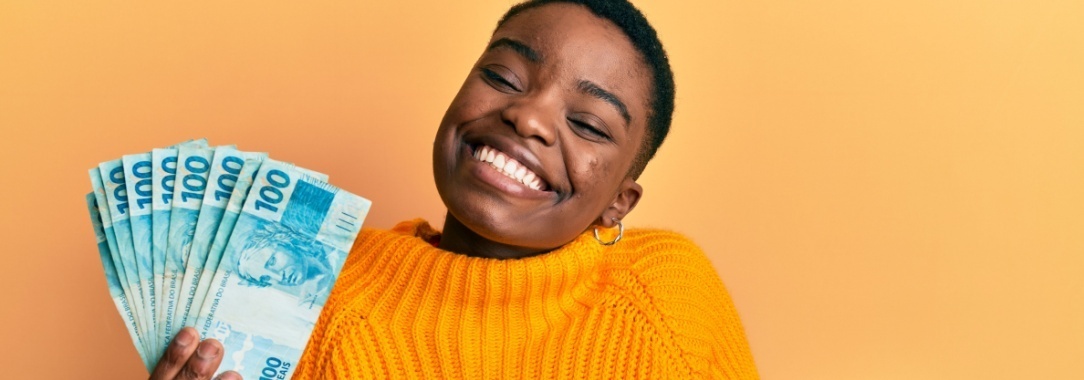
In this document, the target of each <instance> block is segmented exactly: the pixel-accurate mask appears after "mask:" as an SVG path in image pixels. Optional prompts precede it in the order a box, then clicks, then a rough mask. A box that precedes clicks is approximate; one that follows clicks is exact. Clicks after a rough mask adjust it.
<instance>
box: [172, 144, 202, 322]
mask: <svg viewBox="0 0 1084 380" xmlns="http://www.w3.org/2000/svg"><path fill="white" fill-rule="evenodd" d="M213 157H214V149H210V148H193V147H181V148H179V149H177V175H176V179H175V181H174V191H173V200H172V201H171V203H172V205H173V211H172V212H171V213H170V216H169V232H168V237H167V238H166V241H167V245H166V274H165V277H166V279H167V280H168V281H169V283H168V284H165V285H163V286H167V287H170V289H171V291H172V290H173V289H174V288H175V289H177V297H176V301H175V302H173V304H172V307H173V310H170V309H169V308H170V306H171V305H170V303H169V301H167V302H166V305H167V306H166V310H163V313H164V314H163V315H164V316H165V318H166V320H165V325H164V326H169V329H168V330H166V331H165V333H164V335H165V336H173V335H175V334H176V333H177V331H180V329H181V327H183V325H182V324H181V322H183V321H184V319H185V318H186V317H187V314H188V307H190V306H191V304H192V298H191V295H188V294H184V293H183V292H181V291H180V289H183V288H182V287H181V285H182V283H183V280H184V275H185V272H184V271H185V267H186V265H187V260H188V252H189V249H190V248H191V246H192V239H193V238H194V236H195V231H196V222H197V221H198V219H199V212H200V206H201V205H202V204H203V194H204V193H205V192H206V190H207V181H208V177H209V176H210V174H211V160H212V159H213Z"/></svg>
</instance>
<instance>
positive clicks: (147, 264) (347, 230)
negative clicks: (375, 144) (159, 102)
mask: <svg viewBox="0 0 1084 380" xmlns="http://www.w3.org/2000/svg"><path fill="white" fill-rule="evenodd" d="M90 182H91V185H92V187H93V192H91V193H90V194H87V196H86V201H87V208H88V209H89V211H90V219H91V222H92V224H93V226H94V229H95V233H96V236H97V239H98V251H99V253H100V255H101V260H102V266H103V267H104V269H105V276H106V281H107V283H108V285H109V294H110V296H111V297H112V298H113V302H114V303H115V304H116V307H117V311H119V312H120V315H121V317H122V319H123V320H124V323H125V326H126V327H127V328H128V333H129V334H130V335H131V339H132V342H133V343H134V344H135V347H136V349H137V351H139V354H140V356H141V357H142V360H143V363H144V365H146V366H147V369H148V370H150V369H152V368H154V366H155V364H157V363H156V362H157V360H158V358H160V357H161V356H162V353H163V352H164V350H165V348H166V347H167V346H168V345H169V343H170V341H171V339H172V337H173V336H174V335H175V334H176V333H177V332H178V331H180V330H181V328H183V327H185V326H194V327H195V328H196V329H197V330H198V331H199V332H200V336H201V337H210V338H215V339H218V340H219V341H221V342H222V345H223V346H224V347H225V353H224V355H223V357H224V359H223V361H222V364H221V366H220V369H219V372H222V371H225V370H234V371H238V372H239V373H241V375H242V376H243V377H245V378H246V379H259V378H265V377H266V378H273V379H274V378H278V379H284V378H285V379H288V378H289V377H290V375H291V374H292V373H293V369H294V368H295V367H296V363H297V360H298V359H300V357H301V353H302V351H303V350H304V348H305V344H306V343H307V342H308V339H309V336H310V335H311V333H312V329H313V326H314V324H315V323H316V319H317V317H318V316H319V315H320V310H321V309H322V308H323V305H324V303H325V302H326V300H327V298H328V295H329V294H330V292H331V287H332V285H334V283H335V279H336V278H337V277H338V274H339V271H340V270H341V269H342V265H343V262H344V260H345V259H346V255H347V253H348V252H349V251H350V248H351V246H352V245H353V243H354V240H355V239H356V238H357V235H358V232H359V231H360V229H361V224H362V222H363V221H364V220H365V216H366V214H368V212H369V206H370V202H369V201H368V200H366V199H365V198H362V197H359V196H357V195H354V194H351V193H349V192H346V191H343V190H341V189H338V188H336V187H334V186H331V185H329V184H328V183H327V176H326V175H324V174H321V173H317V172H314V171H311V170H306V169H303V168H300V167H297V166H294V165H292V164H289V163H285V162H280V161H276V160H273V159H270V158H268V157H267V154H266V153H257V152H243V151H239V150H237V149H236V148H235V147H234V146H218V147H210V146H208V144H207V140H205V139H199V140H191V141H187V142H183V143H180V144H177V145H175V146H172V147H168V148H162V149H154V150H152V151H150V152H147V153H139V154H131V155H126V156H124V157H122V158H119V159H116V160H112V161H106V162H103V163H101V164H99V165H98V166H97V167H95V168H93V169H91V170H90ZM269 374H274V376H269Z"/></svg>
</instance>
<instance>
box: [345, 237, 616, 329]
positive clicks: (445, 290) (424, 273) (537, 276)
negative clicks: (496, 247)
mask: <svg viewBox="0 0 1084 380" xmlns="http://www.w3.org/2000/svg"><path fill="white" fill-rule="evenodd" d="M439 238H440V232H439V231H437V230H436V229H434V228H432V226H430V225H429V223H427V222H426V221H424V220H421V219H415V220H412V221H406V222H402V223H400V224H399V225H397V226H395V227H394V228H393V229H392V230H391V231H375V230H373V231H370V232H369V233H368V234H366V237H365V238H364V239H359V241H358V247H356V248H357V249H362V247H361V245H364V246H367V247H365V248H364V251H365V252H364V253H363V254H364V255H366V256H367V257H366V258H364V259H362V260H363V261H366V262H368V263H367V265H364V267H365V268H366V269H364V270H363V272H364V273H358V275H359V278H362V279H365V278H369V279H371V281H372V282H374V283H375V282H383V283H386V285H390V288H391V289H395V288H398V289H413V288H417V287H416V286H410V285H411V283H414V282H417V281H422V282H425V283H427V284H428V285H427V286H428V287H429V288H430V289H432V290H437V291H436V294H431V295H440V296H442V297H448V298H447V299H446V301H447V302H449V303H455V302H462V303H463V304H462V306H466V307H470V306H472V305H474V306H478V305H479V304H481V305H489V304H493V303H494V302H497V303H499V304H500V307H516V306H517V305H518V306H519V307H522V302H530V300H532V299H534V300H539V298H545V299H549V301H547V302H556V303H557V304H560V305H562V309H564V310H565V311H566V312H572V311H574V310H576V309H582V308H583V307H584V306H586V305H589V304H593V303H594V302H596V301H597V300H598V297H600V296H601V294H602V292H601V291H600V290H601V288H602V285H601V284H602V283H603V282H605V280H604V279H603V278H602V277H603V274H602V269H603V266H604V262H603V260H602V259H603V255H602V246H601V245H599V244H598V242H596V241H595V240H594V237H593V235H592V234H591V232H586V233H584V234H581V235H580V236H577V237H576V238H575V239H574V240H572V241H571V242H569V243H568V244H565V245H564V246H562V247H560V248H558V249H556V250H553V251H551V252H547V253H544V254H540V255H537V256H531V257H527V258H522V259H494V258H484V257H471V256H467V255H463V254H458V253H454V252H450V251H445V250H442V249H440V248H437V247H435V246H434V245H433V242H435V241H439ZM427 293H428V292H427ZM374 296H375V295H374ZM377 298H381V299H384V297H380V296H377ZM498 300H499V301H498ZM373 301H374V302H379V301H378V300H377V299H373ZM374 306H375V305H374Z"/></svg>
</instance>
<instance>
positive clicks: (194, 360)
mask: <svg viewBox="0 0 1084 380" xmlns="http://www.w3.org/2000/svg"><path fill="white" fill-rule="evenodd" d="M222 351H223V349H222V344H221V343H219V342H218V341H217V340H214V339H207V340H205V341H203V342H200V340H199V333H198V332H196V329H194V328H191V327H185V328H184V329H182V330H181V331H180V332H178V333H177V336H176V337H174V338H173V342H172V343H170V344H169V348H167V349H166V353H165V355H163V356H162V358H161V360H159V361H158V365H157V366H155V367H154V372H153V373H151V380H210V379H211V375H214V373H215V371H216V370H217V369H218V365H219V364H221V363H222ZM215 379H216V380H217V379H222V380H241V375H238V374H237V373H236V372H233V371H229V372H225V373H222V374H221V375H219V376H218V377H216V378H215Z"/></svg>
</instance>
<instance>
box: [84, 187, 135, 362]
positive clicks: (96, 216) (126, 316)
mask: <svg viewBox="0 0 1084 380" xmlns="http://www.w3.org/2000/svg"><path fill="white" fill-rule="evenodd" d="M97 174H98V171H97V170H96V169H94V170H92V171H91V175H97ZM98 178H99V182H100V181H101V176H99V177H98ZM104 196H105V193H104V192H101V194H100V195H99V194H98V193H97V192H91V193H88V194H87V196H86V199H87V210H89V211H90V224H91V226H92V227H93V228H94V237H95V238H96V240H97V242H98V255H99V257H100V258H101V260H102V269H103V270H104V272H105V282H106V285H107V286H108V287H109V298H112V299H113V304H114V305H115V306H116V307H117V311H118V312H119V313H120V315H121V318H122V319H123V320H124V327H125V328H127V329H128V335H129V337H130V338H131V339H132V344H134V345H135V347H136V351H137V352H139V358H140V359H141V360H142V361H143V365H145V366H147V367H148V368H149V367H150V357H148V355H147V353H146V352H145V349H144V344H143V338H142V337H140V334H139V332H140V331H139V326H138V325H137V324H136V318H135V315H134V314H133V312H132V306H131V304H130V303H129V302H128V297H127V296H125V294H124V287H123V286H121V277H120V276H121V273H119V272H118V271H117V263H118V262H119V260H117V256H116V255H115V254H114V253H113V252H115V251H114V250H113V248H115V247H116V244H115V242H114V244H110V243H109V242H110V239H109V238H108V235H107V233H110V234H111V233H113V224H112V222H111V221H110V220H109V218H108V217H106V218H102V214H101V213H102V211H105V212H109V210H108V208H106V209H102V208H101V207H100V206H101V205H102V204H104V203H101V204H100V203H98V198H101V200H102V201H105V197H104ZM114 239H115V238H114ZM111 247H113V248H111Z"/></svg>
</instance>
